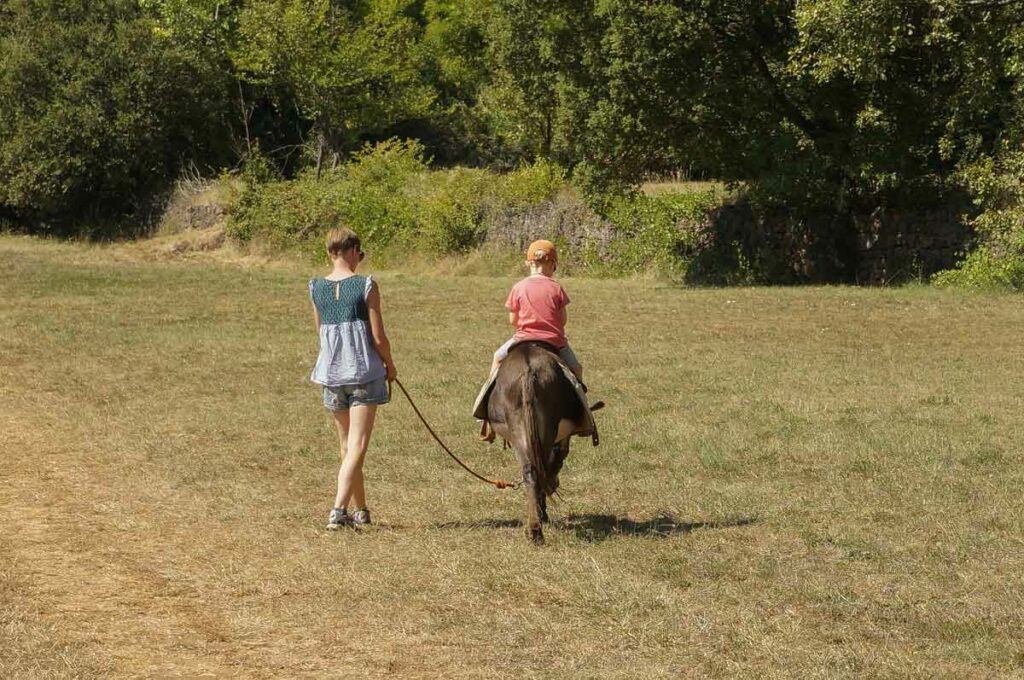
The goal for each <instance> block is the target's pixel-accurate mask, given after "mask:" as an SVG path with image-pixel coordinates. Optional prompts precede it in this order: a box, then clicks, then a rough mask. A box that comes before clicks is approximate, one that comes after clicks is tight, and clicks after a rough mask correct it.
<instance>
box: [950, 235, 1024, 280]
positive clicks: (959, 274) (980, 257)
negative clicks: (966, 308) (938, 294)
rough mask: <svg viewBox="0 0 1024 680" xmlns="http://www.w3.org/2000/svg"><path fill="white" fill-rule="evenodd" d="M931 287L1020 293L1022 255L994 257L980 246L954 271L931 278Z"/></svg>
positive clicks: (988, 250) (1023, 268)
mask: <svg viewBox="0 0 1024 680" xmlns="http://www.w3.org/2000/svg"><path fill="white" fill-rule="evenodd" d="M932 283H934V284H935V285H936V286H939V287H944V288H968V289H974V290H995V289H1009V290H1024V255H1020V254H1004V255H1002V256H997V255H996V254H995V253H993V252H992V250H990V249H989V248H988V247H987V246H980V247H978V248H977V249H976V250H974V251H973V252H972V253H970V254H969V255H968V256H967V257H966V258H964V261H963V262H961V263H960V266H958V267H957V268H956V269H949V270H947V271H944V272H939V273H938V274H936V275H935V276H933V277H932Z"/></svg>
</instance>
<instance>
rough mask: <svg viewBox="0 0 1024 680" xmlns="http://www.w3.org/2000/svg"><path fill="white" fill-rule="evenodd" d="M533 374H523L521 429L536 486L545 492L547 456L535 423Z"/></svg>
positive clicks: (535, 400)
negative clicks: (535, 476) (535, 477)
mask: <svg viewBox="0 0 1024 680" xmlns="http://www.w3.org/2000/svg"><path fill="white" fill-rule="evenodd" d="M533 383H534V376H533V375H531V374H530V373H527V375H526V376H524V379H523V382H522V385H523V429H524V430H526V432H524V433H523V434H524V436H525V438H526V442H525V443H526V457H527V460H528V461H529V463H530V466H531V467H533V469H534V474H536V475H537V488H538V489H542V493H545V492H546V490H547V488H548V479H547V472H548V471H547V465H546V464H545V460H546V458H547V456H546V455H545V452H544V442H543V441H542V440H541V433H540V428H539V427H538V423H537V415H536V413H535V412H534V409H536V408H537V398H536V397H537V393H536V390H535V389H534V384H533Z"/></svg>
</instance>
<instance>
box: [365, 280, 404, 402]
mask: <svg viewBox="0 0 1024 680" xmlns="http://www.w3.org/2000/svg"><path fill="white" fill-rule="evenodd" d="M366 306H367V307H368V308H369V311H370V332H371V333H372V334H373V346H374V347H376V348H377V354H379V355H380V358H381V359H382V360H383V361H384V366H385V367H386V368H387V369H388V381H389V382H390V381H392V380H394V379H395V378H397V377H398V369H396V368H395V361H394V359H392V358H391V342H390V341H389V340H388V335H387V333H385V332H384V317H383V316H381V313H380V289H379V288H378V286H377V284H376V282H375V283H374V285H373V287H372V288H370V294H369V295H367V296H366Z"/></svg>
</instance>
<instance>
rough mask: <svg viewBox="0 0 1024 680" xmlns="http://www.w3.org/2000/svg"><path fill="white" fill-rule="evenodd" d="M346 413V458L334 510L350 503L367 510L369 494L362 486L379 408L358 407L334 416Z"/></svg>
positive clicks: (339, 479) (339, 476)
mask: <svg viewBox="0 0 1024 680" xmlns="http://www.w3.org/2000/svg"><path fill="white" fill-rule="evenodd" d="M340 413H345V414H346V416H345V419H346V420H348V427H347V428H346V429H347V435H348V436H347V440H346V445H345V449H346V450H345V458H344V459H343V460H342V462H341V469H340V470H339V471H338V495H337V497H336V498H335V500H334V507H336V508H343V507H346V506H347V505H348V503H349V501H351V502H352V504H353V505H354V506H355V507H356V508H365V507H366V490H365V488H364V486H363V460H364V459H365V457H366V449H367V447H368V446H369V444H370V434H371V433H372V432H373V421H374V418H375V416H376V415H377V406H376V404H367V405H362V404H360V405H357V406H353V407H352V408H350V409H349V410H348V411H339V412H338V413H336V414H335V417H336V418H338V414H340Z"/></svg>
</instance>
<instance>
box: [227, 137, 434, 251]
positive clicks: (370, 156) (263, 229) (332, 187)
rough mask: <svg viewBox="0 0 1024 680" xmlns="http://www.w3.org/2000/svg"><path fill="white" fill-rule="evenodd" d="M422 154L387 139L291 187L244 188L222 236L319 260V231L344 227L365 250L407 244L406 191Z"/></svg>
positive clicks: (411, 223)
mask: <svg viewBox="0 0 1024 680" xmlns="http://www.w3.org/2000/svg"><path fill="white" fill-rule="evenodd" d="M422 152H423V151H422V147H420V146H419V145H418V144H417V143H415V142H398V141H394V140H390V141H387V142H382V143H381V144H378V145H376V146H373V147H367V148H365V149H363V150H362V151H360V152H359V153H358V154H356V155H355V156H354V157H353V160H352V161H351V162H350V163H348V164H346V165H344V166H341V167H339V168H336V169H334V170H328V171H327V172H325V173H323V175H322V177H321V178H320V179H317V178H316V175H315V173H314V172H313V171H309V172H307V173H306V174H303V175H300V176H299V177H297V178H296V179H294V180H291V181H271V182H259V181H249V182H247V183H246V188H245V190H244V191H243V192H242V194H241V195H240V196H239V197H238V200H237V201H236V202H235V205H234V206H232V207H231V209H230V211H229V219H228V235H229V236H231V237H232V238H234V239H236V240H238V241H241V242H243V243H258V244H259V245H261V246H263V247H269V248H271V249H273V250H285V251H288V250H298V251H302V252H304V253H306V254H307V255H308V256H309V257H312V258H314V259H320V260H322V259H323V258H324V257H325V256H324V254H323V252H322V251H323V247H322V244H321V240H322V237H323V235H324V232H325V231H326V230H327V229H328V228H330V227H331V226H334V225H337V224H341V223H342V222H344V223H345V224H347V225H349V226H350V227H351V228H352V229H354V230H355V231H356V232H357V233H359V235H360V237H361V238H362V239H363V242H364V243H365V244H366V245H367V246H368V247H371V248H377V249H383V248H386V247H388V246H389V245H391V244H392V243H393V242H396V241H398V242H402V241H404V240H407V239H410V238H411V237H412V235H413V232H414V231H415V214H414V211H413V202H412V201H411V200H410V198H409V197H408V195H407V189H408V187H409V185H410V184H411V183H412V180H413V178H414V177H415V176H417V175H418V174H421V173H425V172H426V164H425V163H424V161H423V158H422Z"/></svg>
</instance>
